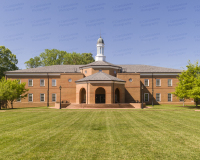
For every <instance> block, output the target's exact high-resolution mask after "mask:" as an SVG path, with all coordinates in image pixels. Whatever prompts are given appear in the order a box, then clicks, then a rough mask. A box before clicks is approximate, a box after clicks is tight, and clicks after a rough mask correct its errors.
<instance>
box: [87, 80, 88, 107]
mask: <svg viewBox="0 0 200 160" xmlns="http://www.w3.org/2000/svg"><path fill="white" fill-rule="evenodd" d="M87 104H88V82H87Z"/></svg>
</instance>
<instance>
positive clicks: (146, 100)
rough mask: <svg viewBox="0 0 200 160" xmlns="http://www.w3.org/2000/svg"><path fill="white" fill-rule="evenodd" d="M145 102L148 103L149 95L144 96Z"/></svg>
mask: <svg viewBox="0 0 200 160" xmlns="http://www.w3.org/2000/svg"><path fill="white" fill-rule="evenodd" d="M144 101H145V102H148V101H149V93H145V94H144Z"/></svg>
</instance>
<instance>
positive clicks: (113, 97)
mask: <svg viewBox="0 0 200 160" xmlns="http://www.w3.org/2000/svg"><path fill="white" fill-rule="evenodd" d="M114 83H115V82H114V81H113V103H115V97H114V96H115V94H114Z"/></svg>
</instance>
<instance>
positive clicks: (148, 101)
mask: <svg viewBox="0 0 200 160" xmlns="http://www.w3.org/2000/svg"><path fill="white" fill-rule="evenodd" d="M145 94H147V95H148V101H145ZM144 102H149V93H144Z"/></svg>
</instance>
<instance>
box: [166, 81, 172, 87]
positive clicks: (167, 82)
mask: <svg viewBox="0 0 200 160" xmlns="http://www.w3.org/2000/svg"><path fill="white" fill-rule="evenodd" d="M169 80H171V86H173V85H172V79H168V80H167V85H168V87H171V86H169Z"/></svg>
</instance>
